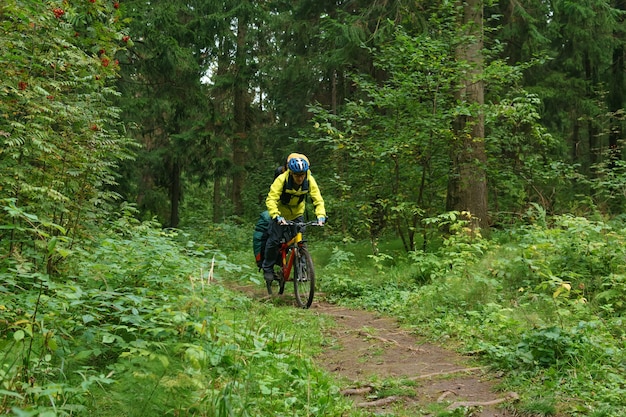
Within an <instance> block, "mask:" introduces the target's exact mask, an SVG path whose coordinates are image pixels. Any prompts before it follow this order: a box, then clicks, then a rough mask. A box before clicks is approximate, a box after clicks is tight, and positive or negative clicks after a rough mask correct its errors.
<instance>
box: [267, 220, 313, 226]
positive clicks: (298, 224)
mask: <svg viewBox="0 0 626 417" xmlns="http://www.w3.org/2000/svg"><path fill="white" fill-rule="evenodd" d="M278 225H279V226H321V227H324V225H323V224H319V223H318V222H317V221H311V222H294V221H292V220H285V224H280V223H279V224H278Z"/></svg>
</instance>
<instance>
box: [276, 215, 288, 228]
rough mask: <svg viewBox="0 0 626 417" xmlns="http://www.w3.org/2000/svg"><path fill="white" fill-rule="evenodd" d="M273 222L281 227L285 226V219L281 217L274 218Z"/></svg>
mask: <svg viewBox="0 0 626 417" xmlns="http://www.w3.org/2000/svg"><path fill="white" fill-rule="evenodd" d="M274 220H276V223H278V224H279V225H281V226H284V225H286V224H287V220H285V218H284V217H282V216H276V218H275V219H274Z"/></svg>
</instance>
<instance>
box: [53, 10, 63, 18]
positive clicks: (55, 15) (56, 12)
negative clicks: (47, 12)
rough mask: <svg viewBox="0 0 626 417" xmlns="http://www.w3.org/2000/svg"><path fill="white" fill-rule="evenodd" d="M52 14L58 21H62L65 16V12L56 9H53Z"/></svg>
mask: <svg viewBox="0 0 626 417" xmlns="http://www.w3.org/2000/svg"><path fill="white" fill-rule="evenodd" d="M52 13H54V17H56V18H57V19H60V18H61V16H63V15H64V14H65V10H63V9H61V8H59V7H56V8H54V9H52Z"/></svg>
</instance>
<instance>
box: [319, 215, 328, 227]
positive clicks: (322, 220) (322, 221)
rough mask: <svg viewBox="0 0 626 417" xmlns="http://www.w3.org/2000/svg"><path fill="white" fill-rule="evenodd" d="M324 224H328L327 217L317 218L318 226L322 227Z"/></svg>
mask: <svg viewBox="0 0 626 417" xmlns="http://www.w3.org/2000/svg"><path fill="white" fill-rule="evenodd" d="M324 223H326V217H318V218H317V224H318V225H320V226H324Z"/></svg>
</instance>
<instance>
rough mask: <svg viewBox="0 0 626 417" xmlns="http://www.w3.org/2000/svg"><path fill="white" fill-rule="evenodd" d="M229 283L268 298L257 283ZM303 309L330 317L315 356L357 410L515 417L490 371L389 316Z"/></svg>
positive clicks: (318, 305) (319, 304)
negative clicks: (320, 349) (324, 341)
mask: <svg viewBox="0 0 626 417" xmlns="http://www.w3.org/2000/svg"><path fill="white" fill-rule="evenodd" d="M228 286H229V287H231V288H232V289H237V290H239V291H243V292H245V293H246V294H247V295H249V296H250V297H252V298H255V299H259V300H268V296H267V293H266V292H265V288H264V287H261V286H254V285H246V286H240V285H237V286H236V288H235V287H234V286H233V285H228ZM285 292H286V294H285V295H284V296H279V297H283V298H284V300H285V305H286V306H288V307H290V304H291V300H293V294H292V293H291V292H289V291H287V290H286V291H285ZM319 298H320V297H318V296H317V295H316V300H317V299H319ZM294 307H295V304H294ZM309 311H310V312H311V313H312V314H323V315H326V316H329V317H331V318H332V319H333V320H332V322H333V323H334V325H333V326H330V327H329V328H327V329H325V330H324V333H325V337H326V339H327V340H328V342H327V343H328V345H327V348H326V349H325V350H324V351H323V352H322V353H320V354H319V355H317V357H315V358H314V360H315V361H316V362H317V363H318V364H319V365H320V366H322V367H324V368H325V369H327V370H328V371H329V372H330V373H331V374H333V375H335V377H336V379H337V380H338V381H339V383H340V384H341V385H342V391H341V392H342V394H343V395H345V396H348V397H349V398H351V399H352V400H353V404H354V407H355V408H359V409H361V410H362V413H363V415H371V416H394V417H403V416H406V417H408V416H430V415H433V416H434V415H435V413H436V411H437V410H439V411H441V410H443V409H448V410H454V409H458V408H461V407H465V408H466V409H465V410H464V411H465V412H463V411H461V414H456V413H455V414H454V415H458V416H462V415H465V416H470V415H471V416H473V417H513V416H515V415H516V413H515V412H514V411H511V409H510V407H507V405H508V404H510V403H511V402H513V401H515V400H516V398H517V395H516V394H515V393H506V392H496V390H495V389H494V386H495V385H496V384H497V378H495V377H494V375H493V374H490V373H488V372H487V370H486V369H484V368H482V367H477V366H476V365H475V364H472V363H471V359H470V358H467V357H464V356H462V355H460V354H458V353H456V352H453V351H450V350H446V349H444V348H442V347H439V346H437V345H434V344H430V343H427V342H426V341H425V340H423V339H422V338H420V337H419V336H418V335H416V334H415V333H414V332H411V331H409V330H406V329H403V328H402V327H401V326H400V325H399V323H398V322H397V321H396V320H395V319H393V318H390V317H385V316H382V315H379V314H377V313H373V312H369V311H365V310H358V309H351V308H345V307H341V306H336V305H333V304H329V303H326V302H323V301H314V302H313V305H312V306H311V308H310V309H309ZM459 411H460V410H459ZM459 411H457V412H459ZM430 413H432V414H430Z"/></svg>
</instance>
